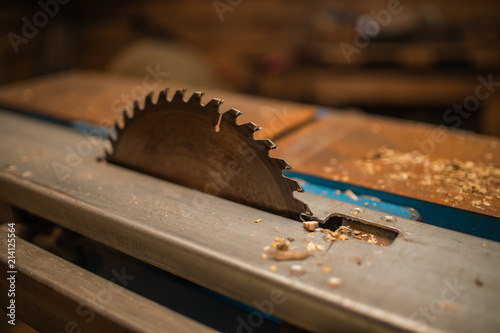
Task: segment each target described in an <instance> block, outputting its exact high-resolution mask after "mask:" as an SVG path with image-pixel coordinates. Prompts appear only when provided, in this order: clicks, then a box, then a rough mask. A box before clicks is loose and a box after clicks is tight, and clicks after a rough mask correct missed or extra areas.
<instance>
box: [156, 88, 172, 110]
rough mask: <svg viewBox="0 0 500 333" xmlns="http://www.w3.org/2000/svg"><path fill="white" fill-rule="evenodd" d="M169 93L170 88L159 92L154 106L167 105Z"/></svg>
mask: <svg viewBox="0 0 500 333" xmlns="http://www.w3.org/2000/svg"><path fill="white" fill-rule="evenodd" d="M169 92H170V88H166V89H165V90H162V91H160V95H159V96H158V101H157V102H156V106H165V105H167V104H168V93H169Z"/></svg>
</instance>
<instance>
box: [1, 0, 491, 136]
mask: <svg viewBox="0 0 500 333" xmlns="http://www.w3.org/2000/svg"><path fill="white" fill-rule="evenodd" d="M0 20H1V22H2V24H1V29H2V31H1V34H2V35H3V36H4V37H3V38H2V39H1V42H0V84H2V85H5V84H8V83H11V82H15V81H19V80H25V79H29V78H32V77H38V76H41V75H46V74H50V73H54V72H59V71H64V70H69V69H73V68H80V69H95V70H107V71H113V72H120V73H124V74H130V75H138V76H141V77H143V76H144V74H145V68H146V66H147V65H148V64H153V65H154V64H160V68H161V70H162V71H165V72H169V73H170V76H169V80H173V81H178V82H182V83H185V84H186V85H189V84H193V85H203V86H207V87H217V88H224V89H227V90H233V91H239V92H244V93H248V94H256V95H264V96H271V97H275V98H280V99H287V100H294V101H300V102H306V103H312V104H319V105H325V106H330V107H349V108H359V109H361V110H363V111H366V112H370V113H376V114H382V115H388V116H393V117H398V118H404V119H412V120H418V121H424V122H429V123H433V124H442V125H445V126H449V127H455V128H461V129H466V130H472V131H475V132H477V133H485V134H490V135H497V136H500V102H499V100H500V98H499V97H498V96H499V93H498V92H497V91H496V90H498V89H499V86H500V83H497V82H499V81H500V75H499V74H500V2H499V1H497V0H476V1H465V0H433V1H431V0H418V1H411V0H401V1H398V0H357V1H352V0H314V1H310V0H308V1H306V0H300V1H289V0H276V1H266V0H252V1H249V0H205V1H195V0H185V1H166V0H145V1H130V0H121V1H116V0H115V1H96V0H88V1H78V0H72V1H69V0H59V1H56V0H42V1H39V2H37V1H28V0H22V1H20V0H16V1H13V0H10V1H3V6H2V10H1V11H0ZM480 76H481V78H479V77H480ZM482 80H483V81H484V82H483V81H482ZM488 82H489V83H488ZM480 84H483V85H484V84H486V85H487V86H485V87H483V88H482V89H483V90H484V89H489V90H484V91H482V92H481V94H480V96H476V95H477V91H476V87H477V86H478V85H480ZM489 92H491V94H489ZM485 94H487V96H488V97H487V98H483V97H481V96H484V95H485ZM467 103H468V104H467ZM454 104H463V105H464V108H465V109H466V110H462V111H460V109H453V108H454ZM448 110H449V111H448Z"/></svg>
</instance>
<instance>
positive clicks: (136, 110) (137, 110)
mask: <svg viewBox="0 0 500 333" xmlns="http://www.w3.org/2000/svg"><path fill="white" fill-rule="evenodd" d="M140 111H142V109H141V105H140V104H139V101H138V100H135V101H134V115H135V114H138V113H139V112H140Z"/></svg>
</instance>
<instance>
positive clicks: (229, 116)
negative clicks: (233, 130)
mask: <svg viewBox="0 0 500 333" xmlns="http://www.w3.org/2000/svg"><path fill="white" fill-rule="evenodd" d="M242 114H243V112H241V111H240V110H236V109H229V110H227V111H226V112H224V114H223V115H222V116H223V117H227V119H233V120H234V122H236V118H238V117H239V116H241V115H242Z"/></svg>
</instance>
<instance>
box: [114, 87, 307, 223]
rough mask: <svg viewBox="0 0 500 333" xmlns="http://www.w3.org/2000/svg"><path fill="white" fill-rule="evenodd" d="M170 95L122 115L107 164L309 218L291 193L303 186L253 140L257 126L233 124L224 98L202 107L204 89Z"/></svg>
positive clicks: (233, 113) (269, 145)
mask: <svg viewBox="0 0 500 333" xmlns="http://www.w3.org/2000/svg"><path fill="white" fill-rule="evenodd" d="M168 92H169V90H168V89H166V90H164V91H162V92H161V93H160V95H159V97H158V101H156V102H153V94H152V93H151V94H149V95H148V96H147V97H146V100H145V103H144V107H142V108H141V106H140V105H139V103H138V102H136V103H135V104H134V109H133V114H131V112H129V111H127V110H125V112H124V113H123V121H118V122H117V123H116V125H115V127H114V129H113V130H112V133H111V149H109V150H108V151H107V152H106V159H107V161H108V162H110V163H114V164H118V165H121V166H124V167H127V168H130V169H133V170H137V171H139V172H143V173H146V174H149V175H152V176H155V177H158V178H161V179H164V180H167V181H170V182H173V183H177V184H180V185H183V186H187V187H190V188H193V189H196V190H199V191H202V192H206V193H209V194H213V195H216V196H219V197H222V198H225V199H228V200H232V201H235V202H238V203H242V204H245V205H248V206H252V207H255V208H258V209H262V210H265V211H268V212H272V213H275V214H277V215H281V216H284V217H288V218H292V219H295V220H300V216H301V214H307V215H310V214H311V212H310V210H309V207H308V206H307V205H306V204H305V203H303V202H302V201H300V200H298V199H297V198H295V197H294V196H293V192H294V191H299V192H303V189H302V187H301V186H300V185H299V184H298V183H297V182H296V181H294V180H292V179H290V178H287V177H285V176H283V174H282V171H283V170H284V169H289V168H290V166H289V165H288V164H287V163H286V162H285V161H284V160H282V159H277V158H272V157H270V156H269V150H271V149H275V148H277V147H276V145H275V144H274V143H273V142H272V141H271V140H255V139H254V136H253V133H254V132H256V131H258V130H259V129H260V127H259V126H257V125H255V124H253V123H246V124H242V125H239V124H237V122H236V118H237V117H238V116H239V115H241V114H242V112H240V111H238V110H235V109H230V110H228V111H226V112H224V113H222V114H221V113H220V112H219V106H220V105H221V104H222V102H223V101H222V100H218V99H212V100H210V101H209V102H208V103H207V104H205V105H202V102H201V98H202V96H203V93H201V92H196V93H193V95H192V96H191V97H190V98H189V100H187V101H185V99H184V91H181V90H177V91H176V92H175V93H174V95H173V97H172V99H171V100H170V99H169V98H168ZM194 204H196V203H194Z"/></svg>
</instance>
